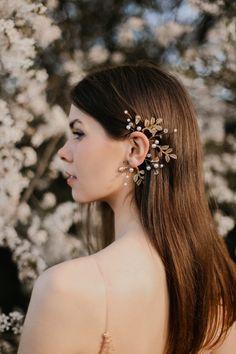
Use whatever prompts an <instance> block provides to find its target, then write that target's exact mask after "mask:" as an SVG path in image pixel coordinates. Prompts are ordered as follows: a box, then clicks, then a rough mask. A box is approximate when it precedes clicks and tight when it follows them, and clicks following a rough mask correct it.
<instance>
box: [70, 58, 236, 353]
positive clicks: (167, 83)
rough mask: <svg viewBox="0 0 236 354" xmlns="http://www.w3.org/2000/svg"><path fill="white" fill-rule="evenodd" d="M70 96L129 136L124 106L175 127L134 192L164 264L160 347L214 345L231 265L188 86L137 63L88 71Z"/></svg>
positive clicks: (233, 313)
mask: <svg viewBox="0 0 236 354" xmlns="http://www.w3.org/2000/svg"><path fill="white" fill-rule="evenodd" d="M71 99H72V103H73V104H74V105H75V106H77V107H78V108H79V109H81V110H82V111H84V112H86V113H87V114H89V115H90V116H92V117H93V118H94V119H96V120H97V121H98V122H99V123H100V124H101V125H102V126H103V128H104V129H105V130H106V131H107V134H109V135H110V136H111V137H113V138H114V139H124V138H125V137H126V136H127V130H126V116H125V114H124V110H128V111H129V112H130V113H131V115H132V116H133V115H135V114H139V115H140V116H141V117H144V118H150V117H151V116H154V117H161V118H163V121H164V125H165V127H166V128H168V129H169V131H173V129H174V128H177V129H178V131H177V134H168V135H167V137H166V136H165V139H164V137H163V139H162V142H163V143H166V144H168V145H170V146H171V147H173V148H174V151H175V153H176V155H177V160H175V161H171V162H170V163H169V164H168V166H166V167H165V168H163V169H160V173H159V175H157V176H156V175H154V174H147V173H146V174H145V181H144V184H141V185H140V186H135V195H134V200H135V203H136V204H137V207H138V210H139V213H140V219H141V221H142V224H143V226H144V228H145V230H146V231H147V234H148V235H149V237H150V240H151V242H152V243H153V245H154V246H155V249H156V251H157V252H158V254H159V255H160V257H161V259H162V261H163V263H164V266H165V270H166V276H167V283H168V293H169V303H170V315H169V332H168V333H169V334H168V340H167V343H166V349H165V353H166V354H197V353H198V352H199V351H201V350H203V349H212V348H213V347H214V346H215V345H216V344H218V343H220V342H221V341H222V340H223V339H224V337H225V335H226V334H227V331H228V330H229V328H230V327H231V326H232V324H233V322H234V321H236V271H235V264H234V263H233V261H232V260H231V259H230V257H229V255H228V252H227V250H226V248H225V245H224V242H223V240H222V238H221V237H220V236H219V235H218V234H217V231H216V226H215V223H214V220H213V217H212V214H211V212H210V209H209V205H208V200H207V195H206V192H205V187H204V176H203V166H202V158H203V156H202V155H203V153H202V146H201V142H200V137H199V129H198V125H197V119H196V116H195V113H194V109H193V105H192V102H191V99H190V97H189V95H188V93H187V92H186V90H185V88H184V87H183V85H182V84H181V83H180V81H179V80H178V79H177V78H176V77H175V76H174V75H172V74H170V73H168V72H166V71H164V70H162V69H160V68H159V67H157V66H156V65H154V64H150V63H138V64H133V65H122V66H117V67H110V68H106V69H100V70H97V71H95V72H92V73H90V74H89V75H87V76H86V77H85V78H84V79H83V80H82V81H80V82H79V83H78V84H77V85H76V86H75V87H74V88H73V90H72V92H71ZM140 167H142V166H140ZM95 203H96V205H97V208H98V210H101V218H102V220H104V223H103V224H102V226H103V229H102V232H101V238H100V240H102V242H101V247H102V248H103V247H105V246H106V245H108V244H109V243H111V242H112V241H113V240H114V229H113V227H112V223H113V214H112V211H111V209H110V207H109V206H107V205H105V204H104V203H102V202H95ZM109 209H110V210H109ZM105 225H107V228H106V227H105ZM96 237H99V236H98V235H96Z"/></svg>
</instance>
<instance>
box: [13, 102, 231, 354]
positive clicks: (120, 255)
mask: <svg viewBox="0 0 236 354" xmlns="http://www.w3.org/2000/svg"><path fill="white" fill-rule="evenodd" d="M75 119H77V120H80V123H79V122H78V121H76V123H73V124H74V125H73V128H72V130H71V131H70V132H69V134H68V140H67V141H66V143H65V145H64V146H63V147H62V148H61V149H60V150H59V151H58V154H59V156H60V158H61V159H62V160H63V161H64V163H65V171H68V172H69V173H70V174H72V175H74V176H76V177H77V179H76V180H75V181H74V182H73V184H72V185H71V191H72V196H73V198H74V200H75V201H76V202H80V203H87V202H91V201H95V200H103V201H106V202H107V203H108V204H109V205H110V206H111V208H112V209H113V211H114V217H115V241H114V242H113V243H111V244H110V245H109V246H108V247H106V248H104V249H103V250H101V251H99V252H97V253H95V254H94V255H93V256H85V257H80V258H77V259H72V260H69V261H66V262H62V263H60V264H57V265H55V266H53V267H50V268H49V269H47V270H46V271H45V272H43V273H42V274H41V275H40V277H39V278H38V279H37V281H36V283H35V285H34V288H33V292H32V296H31V300H30V304H29V308H28V312H27V315H26V319H25V322H24V327H23V332H22V335H21V341H20V346H19V349H18V354H32V353H33V354H49V353H50V354H95V353H98V352H99V350H98V349H99V347H100V343H101V334H102V333H103V332H104V330H105V328H106V327H105V325H106V322H105V314H106V310H107V308H106V303H107V306H108V312H107V313H108V316H109V317H108V327H107V328H108V331H109V333H111V334H112V341H113V345H114V348H115V350H116V353H118V354H119V353H122V354H131V352H132V353H135V354H163V348H164V343H165V340H166V336H167V323H168V310H169V308H168V290H167V282H166V274H165V269H164V266H163V264H162V261H161V260H160V258H159V256H158V254H157V252H156V251H155V249H153V248H152V246H151V244H150V243H149V241H148V238H147V235H146V234H145V232H144V230H143V229H142V226H141V224H140V221H139V218H138V214H137V210H136V209H135V207H134V205H133V204H131V203H130V198H127V199H126V200H125V197H126V195H127V193H129V192H130V191H131V193H132V191H133V188H134V184H133V182H132V179H131V178H130V179H129V181H128V185H127V186H126V187H124V186H123V183H124V175H123V174H121V173H119V172H118V168H119V167H120V166H123V161H128V163H129V165H130V166H131V167H136V166H139V165H140V164H141V163H142V162H143V161H144V159H145V156H146V154H147V152H148V149H149V141H148V139H147V137H146V136H145V135H144V134H143V133H140V132H133V133H131V134H130V136H129V138H127V139H126V140H125V141H116V140H114V139H112V138H110V137H108V136H107V134H106V132H105V130H104V129H103V128H102V126H101V125H100V124H99V123H98V122H97V121H96V120H94V119H93V118H92V117H90V116H89V115H87V114H85V113H84V112H82V111H80V110H79V109H78V108H76V107H75V106H73V105H72V106H71V109H70V113H69V123H72V122H73V121H74V120H75ZM78 134H79V135H78ZM81 134H82V135H81ZM94 257H96V261H97V264H96V262H95V261H94ZM97 265H99V267H100V270H101V272H102V273H100V271H99V268H98V267H97ZM147 314H148V316H147ZM235 332H236V330H235V327H234V328H233V329H232V331H231V333H230V335H229V336H228V338H227V339H226V341H225V342H224V344H223V345H222V346H221V347H220V348H219V349H218V350H216V351H214V352H212V354H233V353H235V347H236V335H235ZM201 354H203V352H201ZM204 354H209V352H208V353H206V352H204Z"/></svg>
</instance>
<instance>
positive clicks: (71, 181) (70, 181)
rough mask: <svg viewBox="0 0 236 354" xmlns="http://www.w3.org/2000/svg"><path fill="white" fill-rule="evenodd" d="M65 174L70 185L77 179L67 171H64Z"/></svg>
mask: <svg viewBox="0 0 236 354" xmlns="http://www.w3.org/2000/svg"><path fill="white" fill-rule="evenodd" d="M65 174H66V176H67V183H68V184H69V185H72V184H73V183H74V182H75V180H76V179H77V177H75V176H73V175H71V174H70V173H69V172H65Z"/></svg>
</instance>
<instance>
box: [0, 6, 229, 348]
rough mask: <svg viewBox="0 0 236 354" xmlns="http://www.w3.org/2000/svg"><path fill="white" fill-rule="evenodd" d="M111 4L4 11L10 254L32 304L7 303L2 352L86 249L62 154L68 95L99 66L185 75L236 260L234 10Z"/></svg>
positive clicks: (4, 245) (0, 174) (4, 159)
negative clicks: (47, 284) (144, 63)
mask: <svg viewBox="0 0 236 354" xmlns="http://www.w3.org/2000/svg"><path fill="white" fill-rule="evenodd" d="M111 3H112V4H113V10H112V11H111V8H110V6H108V5H107V2H106V1H102V2H101V1H100V0H95V1H91V2H87V1H80V2H75V1H72V0H71V1H69V0H62V1H57V0H48V1H47V2H41V1H31V0H11V1H8V0H2V1H1V3H0V14H1V20H0V29H1V30H0V65H1V83H0V88H1V99H0V114H1V124H0V136H1V149H0V159H1V165H0V179H1V181H0V183H1V189H0V215H1V218H0V226H1V228H0V249H1V250H2V251H3V252H5V253H4V254H8V253H10V255H11V257H10V258H11V262H12V264H14V265H15V266H16V269H17V277H18V279H19V282H20V290H19V291H20V293H21V295H22V296H23V299H24V300H23V301H22V303H20V304H19V303H17V302H16V299H15V300H14V301H13V302H12V303H11V305H8V306H6V303H4V301H3V303H0V335H1V337H0V353H15V351H16V347H17V343H18V340H19V334H20V331H21V325H22V322H23V319H24V315H25V311H26V308H27V304H28V300H29V297H30V293H31V290H32V287H33V284H34V281H35V279H36V278H37V277H38V275H39V274H40V273H41V272H42V271H44V270H45V269H46V268H47V267H49V266H51V265H53V264H55V263H58V262H61V261H63V260H66V259H70V258H74V257H79V256H80V255H83V254H86V253H87V251H86V248H85V245H84V242H83V237H82V232H81V230H82V224H83V215H82V213H81V210H79V209H78V206H77V205H76V204H75V203H74V202H73V201H72V199H71V196H70V191H69V188H67V187H66V185H65V183H62V178H63V173H62V166H61V164H60V159H59V158H58V156H57V155H56V151H57V149H58V147H59V146H60V145H61V144H62V142H63V141H64V139H65V133H66V132H67V119H66V112H67V110H68V105H69V101H68V90H69V88H70V86H71V85H73V84H74V83H75V82H77V81H78V80H79V79H81V78H82V77H83V75H84V74H85V73H86V72H87V71H88V70H89V69H90V68H92V67H94V66H96V67H98V66H103V65H106V64H120V63H125V62H133V61H137V60H138V59H143V58H145V59H147V58H149V59H151V60H152V61H155V62H159V63H165V65H166V66H168V68H170V69H172V70H173V71H175V72H177V73H178V75H179V76H180V77H181V78H182V81H183V82H184V84H185V85H186V86H187V87H188V89H189V91H190V93H191V95H192V97H193V100H194V103H195V106H196V110H197V112H198V116H199V120H198V122H199V127H200V130H201V137H202V142H203V145H204V152H205V161H204V168H205V176H206V188H207V192H208V194H209V203H210V206H211V208H212V211H213V213H214V217H215V220H216V223H217V225H218V228H219V232H220V234H221V235H222V236H225V237H226V236H227V235H229V233H230V232H231V239H230V240H231V243H232V244H231V248H230V252H231V254H232V256H233V254H235V243H233V242H232V240H233V237H235V236H234V235H235V228H236V226H235V222H234V220H235V214H236V208H235V205H236V184H235V170H236V163H235V162H236V138H235V131H236V121H235V107H234V106H235V101H236V99H235V97H236V85H235V77H236V76H235V72H236V64H235V63H236V62H235V57H234V56H235V52H234V50H235V42H236V28H235V26H236V21H235V18H236V8H235V5H234V4H233V2H230V1H222V0H218V1H215V2H214V3H212V2H211V1H208V0H205V1H198V0H188V1H187V0H186V1H177V0H176V1H174V0H172V1H168V2H162V1H158V0H156V1H154V2H151V3H152V4H151V5H150V2H149V1H145V0H143V1H132V2H131V1H121V0H120V1H113V2H112V1H109V5H111ZM164 3H165V4H164ZM45 5H46V6H47V7H46V6H45ZM98 8H99V9H100V10H99V11H97V9H98ZM94 19H96V20H94ZM91 23H93V26H92V27H91ZM91 28H92V30H91ZM233 230H234V231H233ZM228 237H229V236H228ZM7 252H8V253H7ZM0 254H1V253H0ZM0 263H1V257H0ZM0 281H1V280H0Z"/></svg>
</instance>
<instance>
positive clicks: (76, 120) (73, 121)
mask: <svg viewBox="0 0 236 354" xmlns="http://www.w3.org/2000/svg"><path fill="white" fill-rule="evenodd" d="M76 122H78V123H81V124H83V123H82V122H81V121H80V120H79V119H78V118H76V119H74V120H72V122H70V124H69V125H70V129H73V126H74V124H75V123H76Z"/></svg>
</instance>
